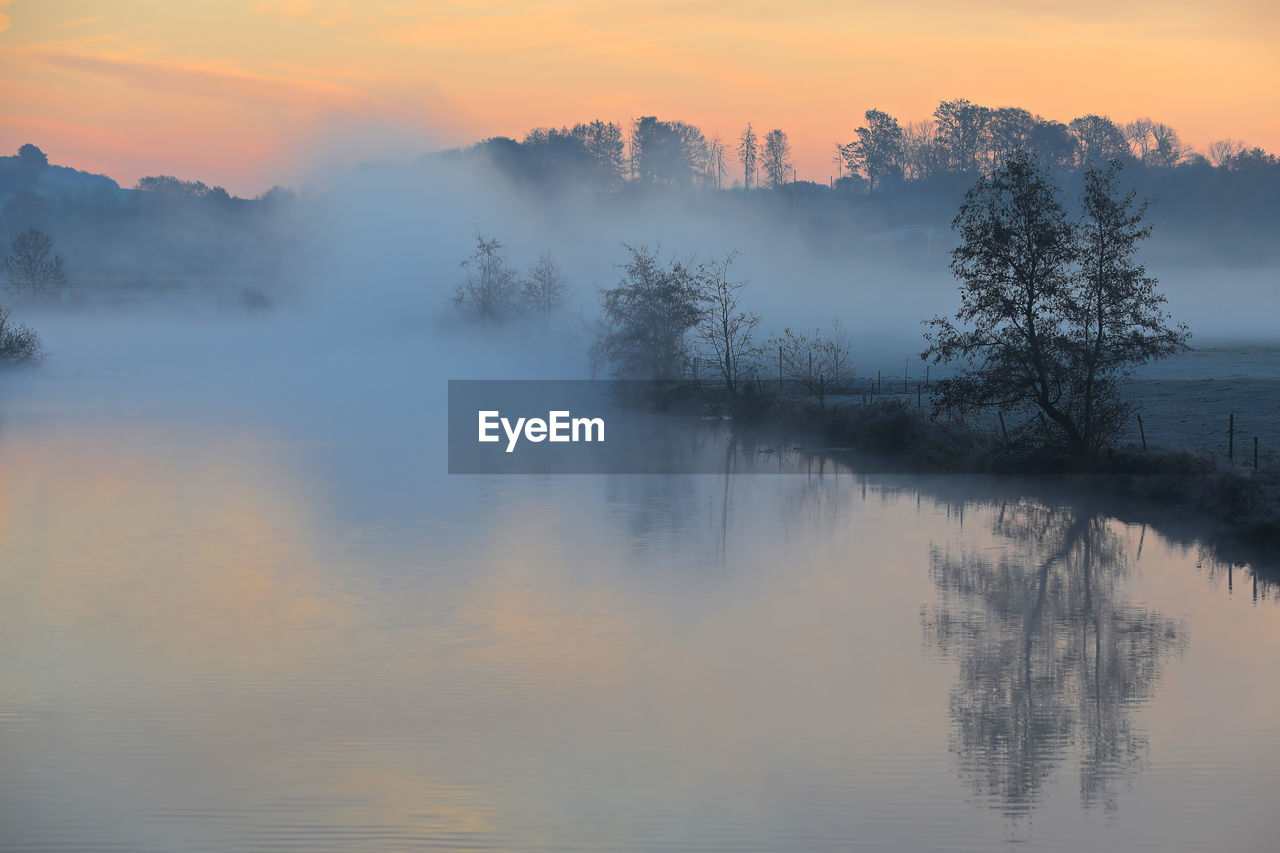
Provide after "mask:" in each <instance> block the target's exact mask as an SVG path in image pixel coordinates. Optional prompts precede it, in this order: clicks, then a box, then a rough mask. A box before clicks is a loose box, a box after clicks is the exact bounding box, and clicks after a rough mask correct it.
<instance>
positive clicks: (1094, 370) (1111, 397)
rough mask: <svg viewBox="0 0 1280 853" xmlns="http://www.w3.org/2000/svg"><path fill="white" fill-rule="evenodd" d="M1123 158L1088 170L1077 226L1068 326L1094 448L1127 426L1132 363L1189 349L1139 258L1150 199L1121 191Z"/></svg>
mask: <svg viewBox="0 0 1280 853" xmlns="http://www.w3.org/2000/svg"><path fill="white" fill-rule="evenodd" d="M1119 171H1120V164H1119V162H1118V161H1112V162H1111V163H1110V164H1108V165H1107V166H1106V167H1105V168H1103V169H1090V170H1089V171H1088V172H1086V173H1085V185H1084V194H1083V196H1082V197H1081V203H1082V207H1083V214H1082V216H1081V221H1080V226H1079V228H1078V229H1077V235H1076V236H1077V251H1078V263H1079V272H1078V275H1077V278H1076V280H1075V282H1074V286H1073V287H1072V288H1071V290H1070V292H1069V302H1068V304H1067V306H1066V310H1067V328H1068V329H1069V330H1070V333H1071V335H1072V336H1073V339H1072V340H1071V344H1072V346H1071V354H1072V362H1071V364H1070V366H1069V369H1070V376H1071V379H1072V393H1071V395H1070V396H1069V397H1068V398H1067V403H1068V411H1069V413H1070V414H1071V416H1072V419H1073V420H1074V421H1075V422H1076V423H1077V424H1078V425H1079V427H1080V431H1081V433H1082V437H1083V438H1084V439H1085V442H1086V444H1087V446H1088V448H1089V449H1090V450H1093V451H1096V450H1099V449H1101V448H1102V447H1103V446H1105V445H1106V444H1107V443H1108V442H1109V441H1110V440H1111V439H1112V438H1114V437H1115V435H1116V434H1117V433H1118V432H1119V431H1120V428H1121V427H1122V426H1123V425H1124V423H1125V421H1126V420H1127V419H1128V416H1129V414H1130V411H1131V408H1132V407H1131V406H1130V404H1128V403H1127V402H1126V401H1124V399H1123V398H1122V396H1121V394H1120V393H1119V388H1118V384H1119V382H1120V381H1121V380H1123V379H1124V378H1125V376H1126V375H1127V371H1128V369H1129V367H1130V365H1134V364H1142V363H1144V362H1146V361H1149V360H1151V359H1154V358H1161V357H1164V356H1168V355H1173V354H1175V353H1177V352H1180V351H1182V350H1184V349H1186V347H1187V340H1188V338H1189V337H1190V335H1189V333H1188V332H1187V328H1186V326H1182V325H1179V326H1176V327H1170V326H1169V318H1168V316H1167V315H1166V314H1165V313H1164V311H1163V306H1164V304H1165V302H1166V299H1165V297H1164V296H1163V295H1162V294H1161V293H1159V291H1157V290H1156V285H1157V281H1156V279H1155V278H1153V277H1151V276H1149V275H1147V272H1146V269H1145V268H1144V267H1143V266H1142V265H1141V264H1139V263H1137V262H1136V261H1135V256H1136V255H1137V252H1138V246H1139V243H1140V242H1141V241H1142V240H1145V239H1146V238H1147V237H1149V236H1151V228H1150V227H1149V226H1146V225H1144V224H1143V218H1144V216H1145V214H1146V210H1147V202H1145V201H1144V202H1142V203H1141V204H1138V205H1136V206H1135V204H1134V199H1135V193H1134V192H1133V191H1130V192H1129V193H1127V194H1125V195H1121V194H1120V192H1119V190H1118V188H1117V186H1116V183H1117V181H1116V178H1117V175H1118V173H1119Z"/></svg>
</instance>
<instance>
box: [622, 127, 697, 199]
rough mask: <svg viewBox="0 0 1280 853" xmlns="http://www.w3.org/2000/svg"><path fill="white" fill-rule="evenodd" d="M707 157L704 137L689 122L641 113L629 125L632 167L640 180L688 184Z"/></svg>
mask: <svg viewBox="0 0 1280 853" xmlns="http://www.w3.org/2000/svg"><path fill="white" fill-rule="evenodd" d="M706 157H707V141H706V138H705V137H704V136H703V135H702V131H701V130H699V129H698V128H696V127H694V126H693V125H691V124H686V123H684V122H682V121H659V120H658V119H657V117H655V116H643V117H642V118H640V119H637V120H636V122H635V124H634V125H633V126H632V129H631V171H632V174H633V175H634V176H635V178H636V181H637V182H639V183H641V184H669V185H673V186H689V185H690V184H692V182H693V177H694V175H697V174H701V173H702V172H703V171H704V168H705V164H706Z"/></svg>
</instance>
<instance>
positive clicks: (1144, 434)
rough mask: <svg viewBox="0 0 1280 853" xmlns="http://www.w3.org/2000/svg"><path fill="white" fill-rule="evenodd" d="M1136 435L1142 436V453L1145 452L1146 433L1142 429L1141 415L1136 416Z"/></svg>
mask: <svg viewBox="0 0 1280 853" xmlns="http://www.w3.org/2000/svg"><path fill="white" fill-rule="evenodd" d="M1138 435H1140V436H1142V452H1143V453H1146V452H1147V431H1146V430H1145V429H1143V427H1142V415H1138Z"/></svg>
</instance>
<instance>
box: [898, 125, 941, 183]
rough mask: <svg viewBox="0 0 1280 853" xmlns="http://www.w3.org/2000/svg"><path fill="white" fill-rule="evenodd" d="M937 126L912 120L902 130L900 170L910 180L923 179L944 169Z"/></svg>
mask: <svg viewBox="0 0 1280 853" xmlns="http://www.w3.org/2000/svg"><path fill="white" fill-rule="evenodd" d="M944 168H945V164H944V162H943V159H942V156H941V154H940V149H939V147H938V140H937V128H936V126H935V125H934V124H933V122H928V121H913V122H911V123H909V124H908V125H907V126H906V127H905V128H903V130H902V171H903V175H904V176H905V177H907V178H910V179H912V180H916V181H919V180H923V179H925V178H928V177H930V176H932V175H935V174H937V173H938V172H941V171H944Z"/></svg>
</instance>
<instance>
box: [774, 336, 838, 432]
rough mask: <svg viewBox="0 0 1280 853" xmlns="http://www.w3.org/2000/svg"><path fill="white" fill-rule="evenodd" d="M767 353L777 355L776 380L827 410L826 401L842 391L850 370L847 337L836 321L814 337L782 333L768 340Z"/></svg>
mask: <svg viewBox="0 0 1280 853" xmlns="http://www.w3.org/2000/svg"><path fill="white" fill-rule="evenodd" d="M769 352H770V354H772V353H777V358H778V372H779V378H781V379H783V380H785V381H788V382H791V383H793V384H795V385H797V386H799V387H800V388H801V389H802V390H803V391H804V392H805V393H806V394H808V395H809V396H810V397H813V398H814V400H816V401H817V403H818V408H819V409H822V410H824V411H825V410H826V408H827V397H829V396H830V395H831V394H833V393H835V392H836V391H837V390H839V389H840V388H841V387H842V383H844V382H847V381H848V379H849V374H850V371H851V370H852V369H853V358H852V347H850V345H849V336H848V333H846V332H845V330H844V326H842V325H841V324H840V321H839V320H834V321H832V323H831V327H830V328H829V329H828V330H827V331H826V332H824V331H822V330H821V329H815V330H814V333H813V336H812V337H810V336H808V335H805V334H800V333H796V332H793V331H791V329H789V328H788V329H784V330H783V331H782V334H781V335H780V336H778V337H775V338H771V339H770V340H769Z"/></svg>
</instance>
